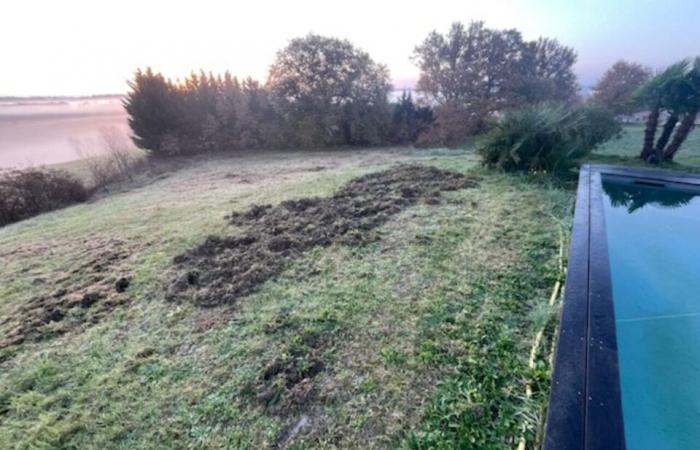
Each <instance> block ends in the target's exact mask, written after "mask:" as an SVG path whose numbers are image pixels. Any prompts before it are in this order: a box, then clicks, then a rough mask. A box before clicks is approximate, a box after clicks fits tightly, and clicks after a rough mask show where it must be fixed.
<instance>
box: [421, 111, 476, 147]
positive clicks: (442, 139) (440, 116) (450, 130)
mask: <svg viewBox="0 0 700 450" xmlns="http://www.w3.org/2000/svg"><path fill="white" fill-rule="evenodd" d="M434 111H435V120H434V121H433V123H432V124H431V125H430V126H428V127H426V129H425V131H424V132H422V133H421V134H420V136H419V137H418V144H419V145H420V146H423V147H426V146H435V145H440V146H442V145H445V146H447V147H456V146H459V145H463V144H464V143H465V142H467V141H468V140H469V139H470V138H471V137H473V136H474V135H477V134H479V133H483V132H485V131H486V130H487V129H488V127H489V119H488V115H487V114H485V113H483V111H482V110H478V109H477V108H476V107H473V106H472V107H469V108H467V107H465V106H463V105H461V104H460V103H459V102H455V101H450V102H446V103H444V104H442V105H437V106H436V107H435V109H434Z"/></svg>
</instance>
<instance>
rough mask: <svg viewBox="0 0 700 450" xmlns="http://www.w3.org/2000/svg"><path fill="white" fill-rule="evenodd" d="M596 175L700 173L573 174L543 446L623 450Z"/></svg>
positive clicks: (677, 177)
mask: <svg viewBox="0 0 700 450" xmlns="http://www.w3.org/2000/svg"><path fill="white" fill-rule="evenodd" d="M603 175H614V176H623V177H629V178H637V179H643V180H649V181H653V182H666V183H669V182H670V183H677V184H685V185H693V186H695V187H700V175H698V174H692V173H684V172H674V171H667V170H658V169H646V168H630V167H620V166H612V165H597V164H596V165H593V164H592V165H584V166H582V167H581V170H580V172H579V183H578V190H577V194H576V206H575V212H574V221H573V230H572V234H571V245H570V247H569V260H568V267H567V276H566V285H565V288H564V301H563V307H562V313H561V320H560V323H559V328H558V341H557V348H556V353H555V361H554V372H553V375H552V383H551V392H550V399H549V407H548V410H547V418H546V425H545V435H544V441H543V444H542V448H543V449H544V450H579V449H581V450H618V449H619V450H624V449H625V448H626V447H625V435H624V424H623V419H622V403H621V398H620V380H619V368H618V360H617V342H616V332H615V312H614V307H613V299H612V284H611V279H610V263H609V259H608V244H607V232H606V229H605V214H604V211H603V189H602V177H603Z"/></svg>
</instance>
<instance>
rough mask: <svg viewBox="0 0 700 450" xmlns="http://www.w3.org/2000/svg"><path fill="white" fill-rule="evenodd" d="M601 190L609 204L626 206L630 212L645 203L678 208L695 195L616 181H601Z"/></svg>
mask: <svg viewBox="0 0 700 450" xmlns="http://www.w3.org/2000/svg"><path fill="white" fill-rule="evenodd" d="M603 190H604V191H605V193H606V194H607V195H608V198H609V199H610V203H611V206H613V207H615V208H620V207H624V208H627V212H628V213H630V214H631V213H633V212H634V211H636V210H638V209H640V208H642V207H644V206H646V205H654V206H658V207H662V208H663V207H665V208H678V207H680V206H684V205H687V204H688V203H689V202H690V200H692V199H693V197H695V196H696V195H697V194H691V193H688V192H681V191H675V190H670V189H658V188H653V187H649V186H640V185H633V184H617V183H603Z"/></svg>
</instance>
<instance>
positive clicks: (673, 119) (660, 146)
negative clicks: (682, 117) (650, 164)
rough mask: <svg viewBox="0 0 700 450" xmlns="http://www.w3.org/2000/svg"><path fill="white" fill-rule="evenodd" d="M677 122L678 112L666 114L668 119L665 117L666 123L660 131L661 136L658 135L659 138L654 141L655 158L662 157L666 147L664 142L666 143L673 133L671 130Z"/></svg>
mask: <svg viewBox="0 0 700 450" xmlns="http://www.w3.org/2000/svg"><path fill="white" fill-rule="evenodd" d="M677 123H678V114H675V113H673V114H670V115H669V116H668V119H666V123H665V124H664V129H663V131H662V132H661V136H659V140H658V141H656V159H657V160H659V161H661V160H662V159H663V158H664V149H665V148H666V144H668V140H669V139H671V135H672V134H673V130H674V129H675V128H676V124H677Z"/></svg>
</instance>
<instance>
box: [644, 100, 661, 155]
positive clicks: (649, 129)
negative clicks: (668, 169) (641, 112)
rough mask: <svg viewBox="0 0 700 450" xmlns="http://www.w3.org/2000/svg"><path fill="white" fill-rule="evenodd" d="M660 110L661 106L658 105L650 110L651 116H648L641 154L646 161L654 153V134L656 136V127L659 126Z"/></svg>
mask: <svg viewBox="0 0 700 450" xmlns="http://www.w3.org/2000/svg"><path fill="white" fill-rule="evenodd" d="M660 112H661V108H660V107H659V106H658V105H656V106H654V107H653V108H652V109H651V111H649V117H647V125H646V128H645V129H644V147H642V153H641V155H639V157H640V158H642V159H643V160H645V161H646V160H647V159H649V157H650V156H651V155H652V154H653V153H654V136H656V127H658V126H659V113H660Z"/></svg>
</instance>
